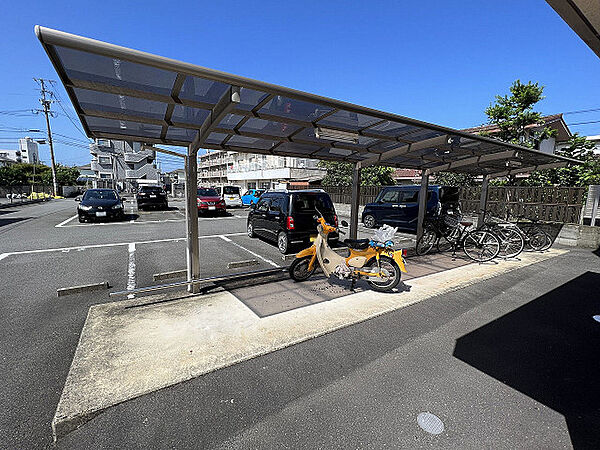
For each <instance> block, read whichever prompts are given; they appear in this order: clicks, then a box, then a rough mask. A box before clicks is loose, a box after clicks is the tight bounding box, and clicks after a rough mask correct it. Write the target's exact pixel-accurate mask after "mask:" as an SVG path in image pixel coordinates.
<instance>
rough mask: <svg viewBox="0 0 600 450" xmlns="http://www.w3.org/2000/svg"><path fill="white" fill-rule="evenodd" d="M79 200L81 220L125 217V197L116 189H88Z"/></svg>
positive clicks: (78, 208) (78, 213) (78, 207)
mask: <svg viewBox="0 0 600 450" xmlns="http://www.w3.org/2000/svg"><path fill="white" fill-rule="evenodd" d="M75 200H76V201H78V202H79V205H78V206H77V215H78V216H79V221H80V222H85V221H90V220H93V219H123V217H124V214H123V199H122V198H121V197H119V194H118V193H117V191H115V190H114V189H88V190H87V191H85V192H84V194H83V197H75Z"/></svg>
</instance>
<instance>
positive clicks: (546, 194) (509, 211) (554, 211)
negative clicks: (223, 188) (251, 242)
mask: <svg viewBox="0 0 600 450" xmlns="http://www.w3.org/2000/svg"><path fill="white" fill-rule="evenodd" d="M383 187H385V186H361V188H360V204H361V205H365V204H366V203H371V202H374V201H375V198H376V197H377V194H379V192H380V191H381V189H383ZM322 188H323V189H324V190H325V191H326V192H327V193H328V194H329V196H330V197H331V199H332V200H333V202H334V203H345V204H349V203H350V202H351V199H352V188H351V187H350V186H323V187H322ZM300 189H301V188H300ZM480 193H481V187H480V186H475V187H461V188H460V192H459V196H460V206H461V209H462V211H463V212H465V213H470V214H477V213H478V211H479V196H480ZM586 194H587V187H545V186H544V187H514V186H513V187H510V186H509V187H506V186H490V187H489V188H488V208H487V209H488V210H489V211H490V212H491V213H492V214H493V215H494V216H496V217H502V218H507V217H513V218H516V217H521V216H522V217H526V218H537V219H539V220H542V221H546V222H560V223H579V220H580V216H581V209H582V208H583V205H584V202H585V197H586Z"/></svg>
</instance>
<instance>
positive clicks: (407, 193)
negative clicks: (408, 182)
mask: <svg viewBox="0 0 600 450" xmlns="http://www.w3.org/2000/svg"><path fill="white" fill-rule="evenodd" d="M420 190H421V187H420V186H416V185H412V186H389V187H385V188H383V189H382V190H381V192H380V193H379V195H378V196H377V198H376V199H375V201H374V202H373V203H368V204H366V205H365V208H364V211H363V213H362V222H363V225H364V226H366V227H367V228H374V227H378V226H381V225H383V224H386V225H390V226H393V227H398V228H401V229H405V230H416V229H417V216H418V213H419V191H420ZM441 190H442V188H441V186H429V189H428V192H427V210H426V216H434V215H436V214H438V213H439V210H440V208H441V203H440V195H441Z"/></svg>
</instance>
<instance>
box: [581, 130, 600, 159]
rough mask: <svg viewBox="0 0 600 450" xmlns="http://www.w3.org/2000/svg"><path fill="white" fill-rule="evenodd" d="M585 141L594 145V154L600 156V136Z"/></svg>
mask: <svg viewBox="0 0 600 450" xmlns="http://www.w3.org/2000/svg"><path fill="white" fill-rule="evenodd" d="M585 139H586V140H587V141H591V142H593V143H594V148H593V150H594V153H595V154H596V155H600V134H598V135H596V136H586V137H585Z"/></svg>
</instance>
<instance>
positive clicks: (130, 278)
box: [127, 242, 135, 298]
mask: <svg viewBox="0 0 600 450" xmlns="http://www.w3.org/2000/svg"><path fill="white" fill-rule="evenodd" d="M128 250H129V259H128V264H127V290H128V291H133V290H134V289H135V242H130V243H129V246H128ZM134 297H135V294H129V295H128V296H127V298H134Z"/></svg>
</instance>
